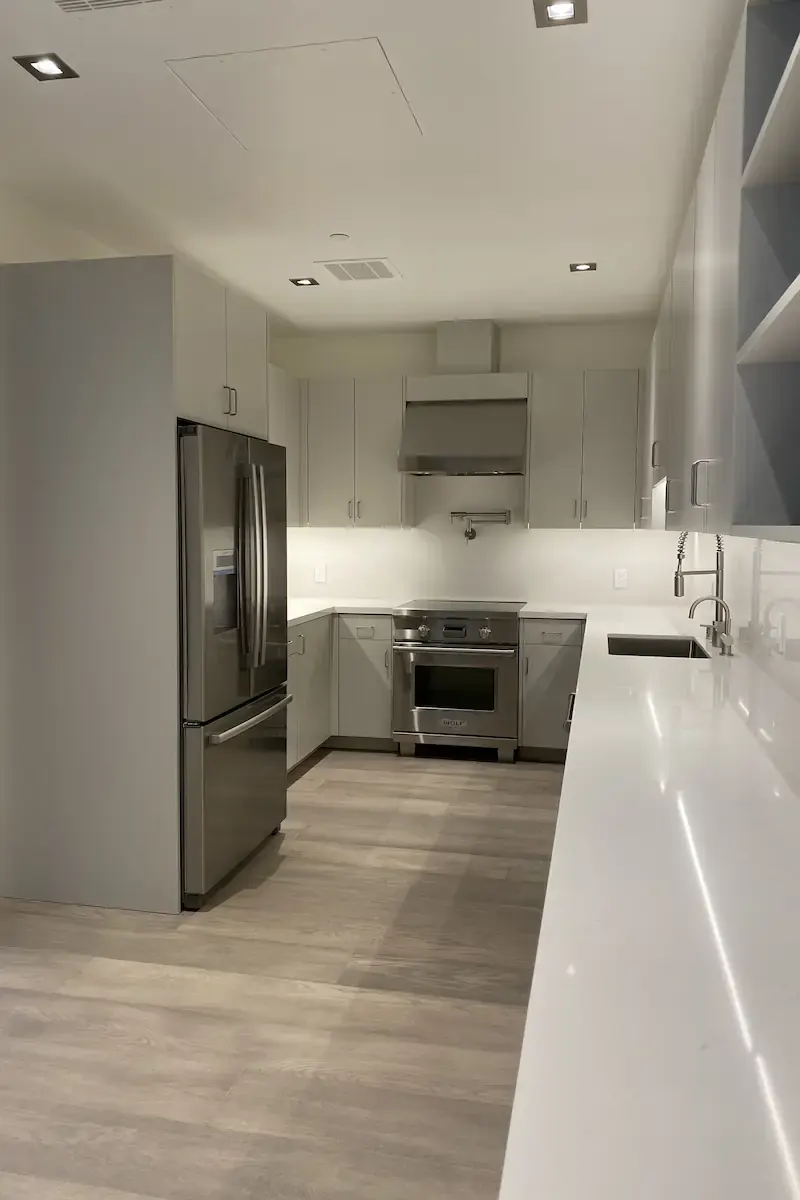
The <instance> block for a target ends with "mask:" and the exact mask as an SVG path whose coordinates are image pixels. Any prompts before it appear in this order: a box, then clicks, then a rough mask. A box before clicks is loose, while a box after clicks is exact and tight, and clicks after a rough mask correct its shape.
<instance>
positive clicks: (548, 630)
mask: <svg viewBox="0 0 800 1200" xmlns="http://www.w3.org/2000/svg"><path fill="white" fill-rule="evenodd" d="M522 640H523V642H524V644H525V645H526V646H582V645H583V621H551V620H539V619H536V620H533V621H531V620H527V619H526V620H524V621H523V622H522Z"/></svg>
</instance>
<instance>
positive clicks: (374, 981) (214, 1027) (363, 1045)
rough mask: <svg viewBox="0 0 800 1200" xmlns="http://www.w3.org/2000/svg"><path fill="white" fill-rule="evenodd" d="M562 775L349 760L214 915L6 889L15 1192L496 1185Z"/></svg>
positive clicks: (1, 936) (356, 1190)
mask: <svg viewBox="0 0 800 1200" xmlns="http://www.w3.org/2000/svg"><path fill="white" fill-rule="evenodd" d="M560 782H561V770H560V768H557V767H549V766H531V765H525V764H518V765H516V766H499V765H494V764H489V763H465V762H455V761H439V760H435V761H433V760H430V759H428V760H422V759H415V760H409V759H395V758H392V757H390V756H380V755H366V754H343V753H334V754H330V755H329V756H328V757H326V758H325V759H323V760H322V761H321V762H320V763H318V764H317V765H316V766H314V767H313V768H312V769H311V770H310V771H309V772H308V774H306V775H305V776H304V778H302V779H301V780H300V781H299V782H298V783H297V784H295V786H294V787H293V788H292V790H291V793H290V797H289V819H288V820H287V822H286V823H285V825H284V832H283V834H282V835H281V836H279V837H278V838H276V839H275V840H274V841H273V842H272V843H271V844H270V845H269V846H268V847H267V848H266V849H265V850H264V851H263V852H262V853H261V854H260V855H259V856H258V858H257V859H255V860H254V861H253V862H252V863H251V864H250V865H249V866H248V868H247V869H246V870H245V872H244V873H242V874H241V875H240V876H239V877H238V878H237V879H236V880H235V881H234V883H232V884H231V885H230V886H228V887H227V888H226V889H225V892H224V894H223V895H221V896H220V897H219V898H218V899H217V901H216V902H215V904H214V905H213V906H210V907H209V908H208V909H207V910H206V911H204V912H202V913H197V914H191V915H190V914H185V915H184V916H182V917H180V918H171V917H156V916H143V915H141V914H133V913H118V912H117V913H112V912H104V911H101V910H95V909H78V908H68V907H57V906H51V905H37V904H18V903H8V902H6V903H3V902H0V1200H126V1198H128V1200H130V1198H131V1197H158V1198H160V1200H204V1198H208V1197H213V1198H215V1200H251V1198H252V1200H256V1198H257V1200H273V1198H274V1200H301V1198H302V1200H344V1198H345V1197H346V1198H347V1200H451V1198H452V1200H495V1198H496V1196H497V1190H498V1186H499V1179H500V1170H501V1165H502V1159H503V1151H504V1146H505V1138H506V1132H507V1127H508V1120H509V1112H510V1101H511V1098H512V1095H513V1088H514V1080H515V1076H516V1069H517V1062H518V1058H519V1050H520V1044H521V1037H522V1028H523V1021H524V1016H525V1007H524V1006H525V1003H526V1000H527V995H528V990H529V986H530V977H531V971H532V967H533V959H534V954H535V947H536V941H537V936H538V929H539V921H540V915H541V908H542V902H543V898H544V890H545V883H546V879H547V872H548V866H549V859H550V852H551V846H552V841H553V834H554V830H555V819H556V812H557V806H558V795H559V788H560Z"/></svg>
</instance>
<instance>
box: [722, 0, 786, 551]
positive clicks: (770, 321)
mask: <svg viewBox="0 0 800 1200" xmlns="http://www.w3.org/2000/svg"><path fill="white" fill-rule="evenodd" d="M798 445H800V0H773V2H772V3H759V4H751V6H750V8H749V10H748V14H747V58H746V70H745V113H744V164H743V171H742V213H741V236H740V263H739V351H738V354H737V372H736V394H735V400H734V447H735V449H734V478H733V495H734V506H733V514H732V515H733V530H734V532H739V531H744V530H745V529H747V530H752V529H767V528H769V529H772V530H775V529H778V530H782V529H787V527H791V526H800V472H799V471H798V469H797V456H796V447H797V446H798Z"/></svg>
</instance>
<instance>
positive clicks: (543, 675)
mask: <svg viewBox="0 0 800 1200" xmlns="http://www.w3.org/2000/svg"><path fill="white" fill-rule="evenodd" d="M582 642H583V623H582V622H581V621H555V620H554V621H548V620H536V621H524V622H523V647H522V666H521V669H522V687H521V692H522V696H521V701H522V709H521V717H520V745H521V746H522V747H523V748H524V749H526V750H535V751H544V752H545V756H546V757H549V756H550V755H556V756H558V755H560V754H563V753H564V752H565V751H566V748H567V742H568V740H569V726H568V724H567V721H568V718H569V716H570V712H571V706H572V697H573V696H574V694H575V690H576V688H577V686H578V671H579V669H580V661H581V646H582Z"/></svg>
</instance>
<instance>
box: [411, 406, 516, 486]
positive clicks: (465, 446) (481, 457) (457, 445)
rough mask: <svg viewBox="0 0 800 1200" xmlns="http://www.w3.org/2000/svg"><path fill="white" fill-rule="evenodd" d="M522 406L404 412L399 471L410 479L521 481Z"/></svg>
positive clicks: (421, 408)
mask: <svg viewBox="0 0 800 1200" xmlns="http://www.w3.org/2000/svg"><path fill="white" fill-rule="evenodd" d="M527 428H528V403H527V401H526V400H488V401H485V400H459V401H446V400H445V401H441V402H438V403H437V402H432V403H427V404H426V403H417V404H409V405H408V406H407V407H406V419H405V426H404V428H403V441H402V445H401V448H400V470H401V471H404V472H405V473H407V474H411V475H524V474H525V457H526V455H525V443H526V436H527Z"/></svg>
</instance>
